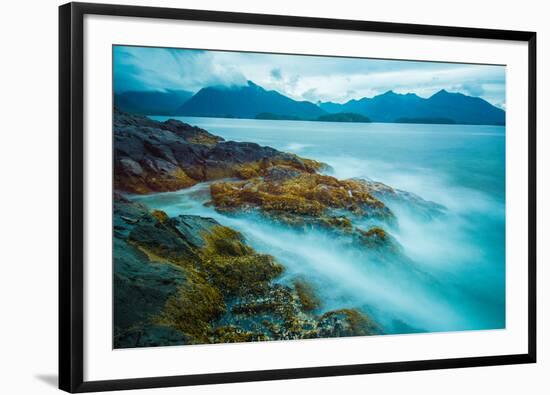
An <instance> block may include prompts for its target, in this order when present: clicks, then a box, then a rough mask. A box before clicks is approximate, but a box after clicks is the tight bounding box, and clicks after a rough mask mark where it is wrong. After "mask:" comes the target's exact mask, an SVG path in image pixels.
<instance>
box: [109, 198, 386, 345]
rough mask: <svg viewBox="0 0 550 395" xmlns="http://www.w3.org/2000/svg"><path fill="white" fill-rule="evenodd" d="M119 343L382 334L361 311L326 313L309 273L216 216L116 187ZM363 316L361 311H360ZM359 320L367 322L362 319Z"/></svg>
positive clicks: (172, 343)
mask: <svg viewBox="0 0 550 395" xmlns="http://www.w3.org/2000/svg"><path fill="white" fill-rule="evenodd" d="M114 220H115V224H116V225H115V228H116V232H115V240H114V243H115V249H114V289H115V297H114V309H115V329H114V345H115V348H125V347H151V346H161V345H177V344H196V343H199V344H203V343H220V342H241V341H260V340H288V339H305V338H316V337H328V336H360V335H371V334H376V333H380V331H381V330H380V328H378V327H377V326H376V325H374V324H373V325H372V326H369V327H368V328H367V326H364V325H363V324H357V321H358V320H359V321H360V322H371V321H370V319H369V318H368V317H367V316H366V315H365V314H364V313H362V312H360V311H359V310H354V309H348V310H342V311H345V313H338V312H334V315H333V316H330V317H331V318H330V319H328V318H327V317H329V316H327V313H324V314H323V313H321V311H322V309H321V307H322V304H321V301H320V300H318V299H317V298H316V296H315V294H314V290H313V288H312V287H311V286H310V285H309V284H307V282H306V281H305V279H297V280H296V281H295V282H293V283H291V284H289V285H287V284H281V283H278V280H279V278H280V277H281V275H282V273H283V272H284V267H283V266H282V265H280V264H279V263H278V262H277V261H276V260H275V258H273V257H272V256H270V255H266V254H259V253H257V252H256V251H255V250H254V249H252V248H251V247H250V246H248V244H247V243H246V240H244V238H243V236H242V235H241V234H240V233H238V232H236V231H234V230H232V229H230V228H227V227H225V226H222V225H220V224H219V223H217V222H216V221H215V220H213V219H211V218H203V217H199V216H194V215H180V216H176V217H172V218H170V217H168V216H167V215H166V214H164V213H163V212H160V211H159V210H153V211H149V210H148V209H147V208H146V207H144V206H143V205H140V204H138V203H133V202H130V201H128V200H126V199H124V198H123V197H122V196H120V195H116V196H115V210H114ZM359 317H362V318H359ZM361 320H362V321H361Z"/></svg>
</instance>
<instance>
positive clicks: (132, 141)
mask: <svg viewBox="0 0 550 395" xmlns="http://www.w3.org/2000/svg"><path fill="white" fill-rule="evenodd" d="M113 131H114V147H115V151H114V168H115V189H116V190H119V191H125V192H131V193H138V194H143V193H151V192H162V191H175V190H178V189H182V188H187V187H190V186H192V185H195V184H197V183H198V182H202V181H209V180H218V179H222V178H231V177H236V178H249V177H251V176H253V175H254V174H258V172H261V171H262V169H266V168H269V167H271V166H272V165H274V164H284V165H285V166H288V167H290V168H295V169H298V170H300V171H302V170H303V171H309V172H313V171H315V170H318V169H319V168H321V166H322V165H321V164H320V163H318V162H315V161H312V160H307V159H302V158H299V157H298V156H296V155H293V154H288V153H285V152H281V151H277V150H276V149H273V148H271V147H263V146H260V145H258V144H255V143H247V142H235V141H224V139H223V138H221V137H218V136H215V135H213V134H211V133H209V132H207V131H206V130H204V129H201V128H198V127H194V126H191V125H188V124H185V123H183V122H180V121H177V120H173V119H170V120H167V121H165V122H157V121H153V120H151V119H149V118H146V117H142V116H138V115H130V114H126V113H123V112H120V111H118V110H116V109H115V112H114V121H113Z"/></svg>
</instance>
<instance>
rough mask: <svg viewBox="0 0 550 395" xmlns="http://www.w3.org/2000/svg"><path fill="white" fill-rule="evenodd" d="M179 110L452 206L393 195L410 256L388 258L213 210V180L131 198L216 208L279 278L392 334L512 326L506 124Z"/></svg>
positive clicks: (398, 231)
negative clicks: (210, 114) (304, 283)
mask: <svg viewBox="0 0 550 395" xmlns="http://www.w3.org/2000/svg"><path fill="white" fill-rule="evenodd" d="M152 118H154V119H157V120H165V119H167V117H152ZM177 119H180V120H182V121H183V122H187V123H189V124H192V125H196V126H199V127H201V128H204V129H206V130H208V131H210V132H211V133H213V134H216V135H219V136H222V137H224V138H225V139H226V140H236V141H252V142H256V143H258V144H261V145H268V146H271V147H274V148H277V149H279V150H282V151H287V152H293V153H296V154H298V155H300V156H303V157H307V158H311V159H316V160H319V161H322V162H325V163H327V164H329V165H330V166H331V167H332V172H331V174H332V175H334V176H336V177H338V178H354V177H358V178H366V179H370V180H375V181H380V182H383V183H385V184H387V185H390V186H392V187H394V188H399V189H402V190H405V191H409V192H413V193H415V194H417V195H418V196H420V197H422V198H423V199H426V200H429V201H433V202H436V203H439V204H441V205H443V206H445V207H446V208H447V210H446V212H445V215H443V216H440V217H437V218H435V219H434V218H431V219H428V218H425V217H422V216H418V215H415V213H414V210H410V207H406V206H404V205H400V204H396V203H392V204H389V205H390V208H391V209H392V210H393V211H394V212H395V213H396V215H397V218H398V226H395V227H393V228H391V229H389V231H390V233H391V234H392V236H394V237H395V239H397V241H398V242H399V243H400V244H401V245H402V246H403V251H404V253H405V255H406V256H407V260H406V262H405V261H403V262H390V264H381V263H380V260H379V259H378V258H377V257H374V256H372V255H369V253H365V252H364V251H359V250H357V249H355V248H353V247H350V245H349V244H347V243H344V242H342V241H341V240H338V239H335V238H334V237H330V236H329V235H327V234H323V233H317V232H312V233H309V234H305V235H304V234H299V233H295V232H292V231H289V230H288V229H282V228H280V227H278V226H276V225H274V224H272V223H268V222H265V221H263V220H261V219H259V218H252V217H244V216H242V217H226V216H223V215H221V214H219V213H216V212H215V211H214V210H213V209H212V208H209V207H205V206H203V203H204V202H205V201H207V200H208V186H207V185H198V186H196V187H193V188H191V189H188V190H184V191H178V192H170V193H162V194H155V195H149V196H141V197H136V199H139V200H141V201H143V202H144V203H146V204H147V205H149V206H150V207H155V208H160V209H163V210H165V211H166V212H167V213H168V214H169V215H177V214H181V213H191V214H199V215H204V216H211V217H214V218H216V219H217V220H218V221H219V222H221V223H222V224H225V225H228V226H232V227H234V228H236V229H238V230H240V231H241V232H242V233H243V234H244V235H245V237H246V238H247V240H248V242H249V243H250V244H251V245H253V246H254V247H255V248H256V249H257V250H259V251H262V252H266V253H270V254H272V255H274V256H275V257H276V258H277V259H278V260H279V261H280V262H281V263H283V264H284V265H285V266H286V267H287V275H286V277H285V278H283V280H282V281H285V279H286V278H291V277H294V276H296V275H299V276H304V277H306V278H308V279H309V280H310V281H311V282H312V283H313V284H314V285H315V287H316V289H317V291H318V292H319V294H320V295H321V297H322V299H323V301H324V303H325V305H324V308H325V309H326V310H328V309H331V308H341V307H358V308H362V309H363V310H365V311H366V312H367V313H369V314H370V315H372V316H373V317H374V318H375V319H376V320H377V321H378V322H379V323H381V325H382V326H383V327H384V330H385V331H386V333H409V332H416V331H455V330H470V329H498V328H503V327H504V326H505V247H504V246H505V131H504V127H499V126H473V125H421V124H378V123H371V124H359V123H330V122H328V123H324V122H297V121H268V120H242V119H219V118H191V117H181V118H180V117H178V118H177ZM387 259H388V260H392V259H397V258H391V257H388V258H387Z"/></svg>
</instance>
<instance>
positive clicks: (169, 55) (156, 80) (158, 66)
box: [113, 47, 247, 92]
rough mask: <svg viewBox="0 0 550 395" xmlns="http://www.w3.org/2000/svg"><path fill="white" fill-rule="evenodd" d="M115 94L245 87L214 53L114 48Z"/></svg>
mask: <svg viewBox="0 0 550 395" xmlns="http://www.w3.org/2000/svg"><path fill="white" fill-rule="evenodd" d="M113 64H114V75H115V91H117V92H122V91H127V90H166V89H184V90H190V91H197V90H199V89H201V88H202V87H205V86H211V85H224V86H231V85H244V84H246V81H247V80H246V78H245V77H244V75H243V74H242V73H241V72H240V71H239V70H238V68H237V67H236V66H234V65H223V64H220V63H219V62H217V61H216V57H215V55H214V54H213V53H212V52H209V51H200V50H179V49H170V48H144V47H115V51H114V60H113Z"/></svg>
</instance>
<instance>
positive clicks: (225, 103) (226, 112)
mask: <svg viewBox="0 0 550 395" xmlns="http://www.w3.org/2000/svg"><path fill="white" fill-rule="evenodd" d="M115 106H117V107H118V108H119V109H120V110H122V111H125V112H129V113H136V114H143V115H175V116H177V115H179V116H198V117H224V118H250V119H254V118H256V119H274V120H278V119H292V120H332V121H336V122H367V121H368V120H370V121H371V122H401V123H457V124H485V125H504V124H505V118H506V114H505V112H504V110H502V109H500V108H498V107H495V106H493V105H492V104H490V103H489V102H487V101H485V100H483V99H481V98H479V97H472V96H467V95H464V94H462V93H451V92H448V91H446V90H440V91H439V92H437V93H435V94H434V95H432V96H430V97H429V98H422V97H420V96H418V95H416V94H414V93H407V94H399V93H395V92H393V91H388V92H386V93H383V94H380V95H378V96H374V97H372V98H366V97H365V98H362V99H359V100H355V99H353V100H350V101H348V102H346V103H342V104H340V103H332V102H324V103H323V102H320V103H317V104H314V103H311V102H308V101H297V100H293V99H291V98H289V97H287V96H285V95H283V94H281V93H279V92H277V91H274V90H266V89H264V88H262V87H261V86H259V85H256V84H255V83H253V82H252V81H248V83H247V84H246V85H243V86H232V87H224V86H209V87H205V88H202V89H200V90H199V91H198V92H197V93H195V94H192V93H191V92H187V91H175V90H174V91H168V90H167V91H165V92H139V91H132V92H125V93H120V94H116V95H115ZM334 114H340V115H334Z"/></svg>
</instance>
